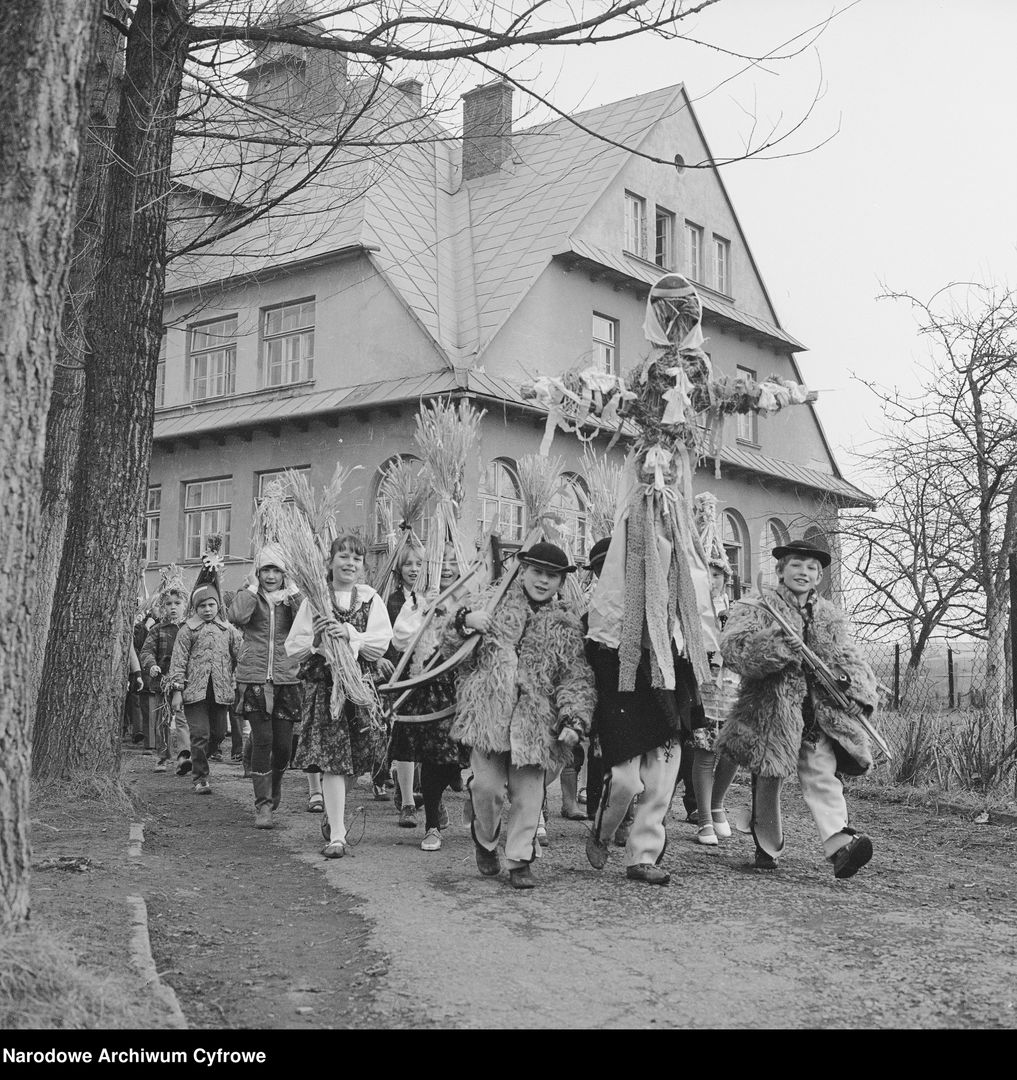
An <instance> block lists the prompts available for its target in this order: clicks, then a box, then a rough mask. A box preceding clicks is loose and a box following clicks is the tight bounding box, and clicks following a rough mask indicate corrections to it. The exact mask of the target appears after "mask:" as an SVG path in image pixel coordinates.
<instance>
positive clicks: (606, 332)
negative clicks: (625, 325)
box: [593, 311, 618, 375]
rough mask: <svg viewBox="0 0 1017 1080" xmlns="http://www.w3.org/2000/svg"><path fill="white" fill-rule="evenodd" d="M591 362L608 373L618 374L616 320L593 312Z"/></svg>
mask: <svg viewBox="0 0 1017 1080" xmlns="http://www.w3.org/2000/svg"><path fill="white" fill-rule="evenodd" d="M593 363H594V366H595V367H597V368H598V369H599V370H601V371H606V372H607V373H608V374H609V375H617V374H618V320H617V319H612V318H611V317H610V316H608V315H599V314H598V313H597V312H596V311H595V312H594V313H593Z"/></svg>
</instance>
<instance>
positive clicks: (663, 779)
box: [594, 744, 682, 866]
mask: <svg viewBox="0 0 1017 1080" xmlns="http://www.w3.org/2000/svg"><path fill="white" fill-rule="evenodd" d="M681 765H682V753H681V749H680V748H679V747H678V745H677V744H675V745H674V746H672V747H671V748H670V749H665V748H664V747H662V746H658V747H655V748H654V749H653V750H649V751H647V752H646V753H645V754H641V755H640V756H639V757H634V758H629V760H628V761H623V762H622V763H621V764H620V765H612V766H611V771H610V772H609V773H608V776H607V779H606V781H605V784H604V793H603V795H602V796H601V799H600V806H599V807H598V809H597V820H596V823H595V826H594V828H595V833H594V835H595V836H596V837H597V838H598V839H599V840H603V841H604V842H605V843H610V842H611V840H612V839H614V834H615V833H616V832H617V831H618V826H619V825H620V824H621V823H622V820H623V818H624V817H625V812H626V811H627V810H628V808H629V805H630V804H631V802H632V799H633V798H634V797H635V796H636V795H638V796H639V801H638V802H637V803H636V815H635V818H634V819H633V821H632V826H631V828H630V829H629V839H628V843H627V844H626V845H625V865H626V866H637V865H639V864H640V863H656V862H657V860H658V859H659V858H660V857H661V855H663V854H664V845H665V843H666V840H667V834H666V831H665V828H664V819H665V818H666V817H667V811H668V808H669V807H670V805H671V797H672V796H673V795H674V789H675V784H677V783H678V773H679V771H680V769H681Z"/></svg>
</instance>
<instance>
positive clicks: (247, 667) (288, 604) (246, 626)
mask: <svg viewBox="0 0 1017 1080" xmlns="http://www.w3.org/2000/svg"><path fill="white" fill-rule="evenodd" d="M301 599H302V597H301V595H300V593H290V594H289V595H287V596H286V597H285V598H284V599H282V600H279V601H278V602H277V603H275V604H273V603H272V602H271V601H270V600H269V599H268V597H267V596H266V595H265V593H264V592H263V590H261V589H260V588H259V589H258V590H257V591H256V592H253V591H251V590H250V589H241V590H240V591H239V592H238V593H237V595H236V596H235V597H234V598H233V603H232V604H231V605H230V613H229V618H230V622H231V623H233V625H234V626H236V627H238V628H239V629H240V631H241V633H242V634H243V635H244V644H243V646H242V648H241V649H240V660H239V662H238V664H237V682H238V683H266V682H272V683H275V685H277V686H288V685H291V684H294V683H296V682H298V681H299V680H298V679H297V668H298V667H299V666H300V663H299V661H298V660H296V658H295V657H292V656H288V655H287V654H286V635H287V634H289V632H290V627H291V626H292V625H293V620H294V618H295V617H296V614H297V610H298V609H299V607H300V601H301Z"/></svg>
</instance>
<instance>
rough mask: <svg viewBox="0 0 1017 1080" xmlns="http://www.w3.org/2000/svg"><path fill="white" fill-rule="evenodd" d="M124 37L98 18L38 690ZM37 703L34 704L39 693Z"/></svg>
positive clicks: (41, 568) (39, 604)
mask: <svg viewBox="0 0 1017 1080" xmlns="http://www.w3.org/2000/svg"><path fill="white" fill-rule="evenodd" d="M122 40H123V39H122V37H121V35H120V32H119V31H118V30H116V29H114V28H113V27H112V26H110V25H109V24H108V23H106V22H104V21H100V22H99V24H98V26H97V28H96V35H95V44H94V46H93V49H92V55H91V59H90V62H89V65H88V81H87V84H86V89H85V97H86V103H87V108H88V129H87V133H86V136H85V139H84V142H83V145H82V148H81V169H80V174H79V181H78V197H77V212H76V214H75V217H74V221H75V226H74V245H73V249H72V253H71V266H70V277H69V280H68V284H67V295H66V299H65V301H64V313H63V324H62V326H61V332H60V342H59V349H58V352H57V364H56V372H55V374H54V377H53V391H52V393H51V395H50V403H49V416H48V418H47V422H46V456H45V463H44V465H43V478H42V510H41V525H40V529H39V545H38V548H37V551H36V577H37V579H38V583H37V588H38V592H37V594H36V602H35V617H34V618H33V619H32V622H31V627H30V629H31V633H32V674H31V679H30V687H31V689H32V691H33V692H37V690H38V687H39V686H40V685H41V683H42V670H43V662H44V661H45V658H46V637H47V634H48V632H49V619H50V612H51V610H52V607H53V596H54V594H55V592H56V584H57V576H58V574H59V572H60V557H61V555H62V553H63V547H64V535H65V533H66V531H67V513H68V510H69V508H70V499H71V488H72V485H73V483H74V475H75V469H76V467H77V462H78V440H79V438H80V434H81V421H82V417H83V415H84V408H85V359H86V356H87V348H86V346H85V317H86V315H87V312H88V306H89V304H90V302H91V299H92V293H93V284H94V282H95V280H96V278H97V277H98V274H99V251H100V248H101V245H102V231H103V222H104V220H105V193H106V182H105V181H106V174H107V170H108V168H109V162H110V154H111V149H112V139H113V125H114V123H115V120H116V106H117V100H118V97H119V94H120V76H121V74H122V68H123V61H122V55H121V53H122V49H121V42H122ZM31 708H32V709H33V711H34V709H35V698H34V696H33V700H32V705H31Z"/></svg>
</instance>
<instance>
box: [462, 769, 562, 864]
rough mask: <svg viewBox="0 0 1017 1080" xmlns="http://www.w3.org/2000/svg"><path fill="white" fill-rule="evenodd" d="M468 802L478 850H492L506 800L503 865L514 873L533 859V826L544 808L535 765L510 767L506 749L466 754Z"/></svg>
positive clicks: (540, 776) (539, 774) (539, 773)
mask: <svg viewBox="0 0 1017 1080" xmlns="http://www.w3.org/2000/svg"><path fill="white" fill-rule="evenodd" d="M470 768H471V769H472V770H473V778H472V779H471V780H470V784H469V790H470V800H471V802H472V804H473V837H474V839H475V840H476V842H477V843H478V844H480V846H481V847H484V848H487V850H488V851H494V849H495V848H496V847H497V846H498V830H499V829H500V827H501V814H502V810H503V809H504V806H505V796H506V795H507V796H508V798H509V811H508V821H507V822H506V833H505V863H506V865H507V866H508V868H509V869H510V870H518V869H519V868H520V867H521V866H525V865H526V864H528V863H531V862H532V861H533V860H534V858H536V856H537V846H538V845H537V826H538V825H539V824H540V811H541V808H542V807H543V805H544V770H543V769H542V768H540V766H539V765H513V764H512V756H511V754H510V753H509V752H508V751H507V750H506V751H505V752H503V753H498V754H482V753H480V751H479V750H474V751H473V752H472V753H471V754H470Z"/></svg>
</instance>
